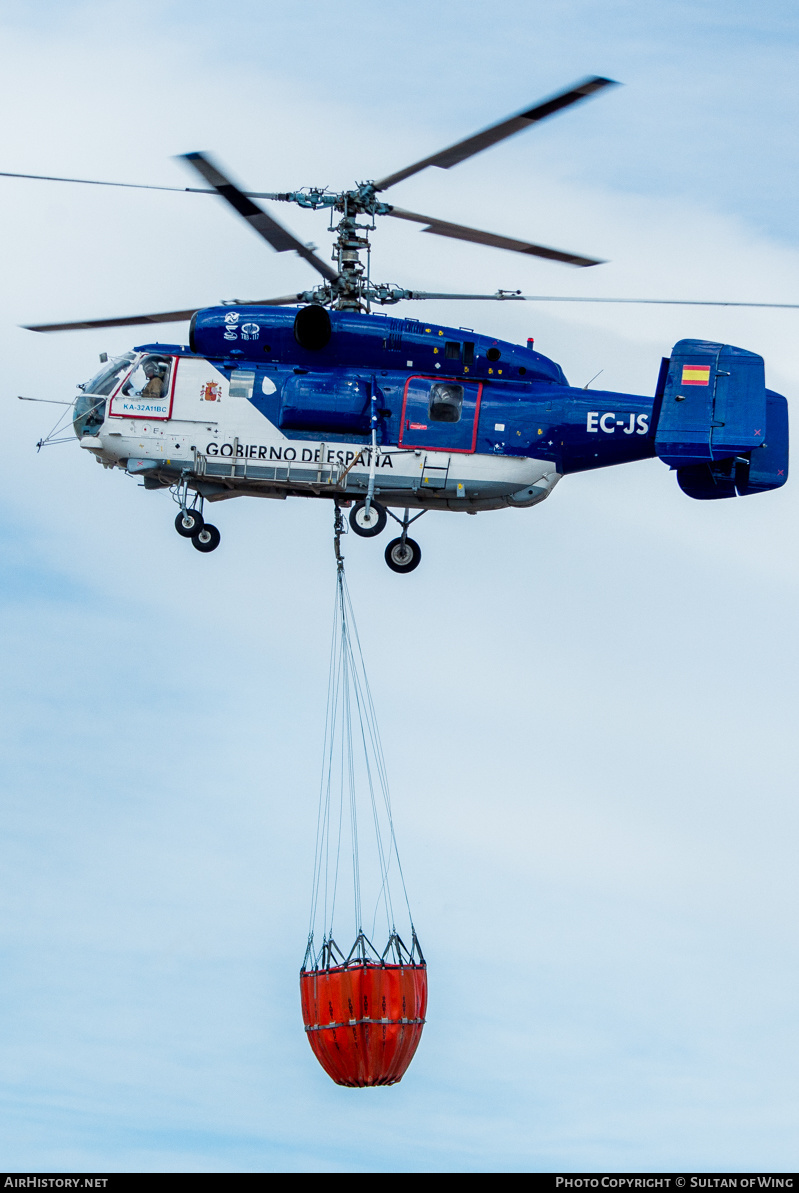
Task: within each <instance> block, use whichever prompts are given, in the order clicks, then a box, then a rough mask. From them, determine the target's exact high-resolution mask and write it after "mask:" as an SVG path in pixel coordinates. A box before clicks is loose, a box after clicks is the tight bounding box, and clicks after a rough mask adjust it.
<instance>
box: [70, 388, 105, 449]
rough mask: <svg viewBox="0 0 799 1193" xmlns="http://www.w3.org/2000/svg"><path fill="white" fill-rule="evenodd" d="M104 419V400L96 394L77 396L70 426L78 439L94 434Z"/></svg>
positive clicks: (84, 393)
mask: <svg viewBox="0 0 799 1193" xmlns="http://www.w3.org/2000/svg"><path fill="white" fill-rule="evenodd" d="M104 418H105V398H104V397H103V396H102V395H101V394H98V393H93V394H90V393H86V391H84V392H83V393H82V394H78V396H77V398H76V399H75V406H74V409H73V411H72V425H73V427H74V428H75V434H76V435H77V437H78V439H82V438H83V436H84V435H93V434H95V433H96V432H97V431H98V430H99V429H100V427H101V426H102V425H103V420H104Z"/></svg>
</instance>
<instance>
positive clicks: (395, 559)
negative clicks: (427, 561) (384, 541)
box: [386, 539, 422, 572]
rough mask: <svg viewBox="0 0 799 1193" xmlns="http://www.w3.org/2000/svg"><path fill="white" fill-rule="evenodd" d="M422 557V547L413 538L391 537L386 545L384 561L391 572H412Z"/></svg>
mask: <svg viewBox="0 0 799 1193" xmlns="http://www.w3.org/2000/svg"><path fill="white" fill-rule="evenodd" d="M421 559H422V548H421V547H420V546H419V544H418V543H417V542H416V541H415V540H414V539H406V540H405V542H404V543H403V541H402V539H392V540H391V542H390V543H389V544H388V546H387V547H386V563H387V564H388V566H389V567H390V568H391V570H392V572H412V571H413V569H414V568H418V566H419V564H420V563H421Z"/></svg>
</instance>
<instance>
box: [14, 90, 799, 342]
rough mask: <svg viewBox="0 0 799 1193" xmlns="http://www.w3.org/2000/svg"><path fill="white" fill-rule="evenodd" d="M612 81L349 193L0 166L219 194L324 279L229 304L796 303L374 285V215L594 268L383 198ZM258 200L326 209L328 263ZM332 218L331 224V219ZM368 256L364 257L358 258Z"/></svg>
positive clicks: (204, 175) (204, 159)
mask: <svg viewBox="0 0 799 1193" xmlns="http://www.w3.org/2000/svg"><path fill="white" fill-rule="evenodd" d="M616 85H617V84H616V83H615V82H614V80H612V79H606V78H603V77H601V76H598V75H594V76H591V77H590V78H587V79H584V80H583V81H582V82H580V83H577V84H576V85H575V86H573V87H569V88H567V89H566V90H564V91H560V92H558V93H557V94H556V95H553V96H551V97H550V98H548V99H546V100H543V101H541V102H539V103H537V104H535V105H534V106H533V107H531V108H526V109H525V110H523V111H521V112H517V113H515V114H514V115H512V116H509V117H506V118H505V119H504V120H500V121H498V122H497V123H496V124H492V125H490V126H489V127H488V128H486V129H483V131H482V132H479V133H475V134H474V135H472V136H470V137H466V138H464V139H463V140H461V141H458V142H456V143H455V144H454V145H450V146H449V147H448V148H446V149H443V150H441V151H439V152H438V153H434V154H431V155H430V156H429V157H425V158H422V159H421V160H420V161H418V162H414V163H413V164H412V165H410V166H406V167H404V168H403V169H401V170H397V171H395V172H394V173H393V174H389V175H386V177H384V178H380V179H378V180H376V181H367V182H361V183H358V184H356V185H355V186H354V187H352V188H351V189H349V190H345V191H330V190H328V189H326V188H314V187H309V188H305V189H302V190H297V191H284V192H267V191H245V190H243V189H242V188H241V187H239V186H237V185H236V184H235V183H234V182H232V181H231V179H230V177H229V176H228V175H227V174H226V173H224V172H223V171H222V169H221V168H220V167H219V166H218V165H217V164H216V163H215V162H214V161H213V160H212V159H211V158H210V157H209V156H208V155H207V154H205V153H187V154H184V155H183V156H182V159H181V160H183V161H184V162H186V163H187V164H188V165H189V166H190V167H191V168H193V169H194V170H195V171H196V172H197V174H199V176H200V178H201V179H202V180H203V181H204V182H206V183H207V184H208V185H207V186H205V187H164V186H150V185H148V184H146V183H125V182H102V181H98V180H95V179H86V178H56V177H53V176H51V175H41V174H11V173H3V172H0V177H4V178H30V179H38V180H41V181H48V182H71V183H81V184H85V185H90V186H121V187H126V188H133V189H140V190H163V191H183V192H185V193H190V194H207V195H218V196H219V197H220V198H222V199H224V200H225V202H226V203H227V204H228V205H229V206H230V207H231V208H232V209H233V210H234V211H235V212H236V214H237V215H239V216H240V217H241V218H242V219H244V220H246V222H247V223H248V224H249V225H250V227H251V228H252V229H253V231H254V232H256V233H257V234H258V235H259V236H260V237H261V239H262V240H265V241H266V242H267V244H269V245H270V246H271V248H272V249H274V250H275V252H278V253H285V252H292V251H293V252H295V253H296V254H297V255H298V256H299V257H301V258H302V259H303V260H304V261H306V262H307V263H308V264H309V265H310V266H311V267H312V268H313V269H315V270H316V271H317V273H319V274H320V275H321V277H322V279H323V280H322V282H321V283H320V284H319V285H317V286H315V287H313V288H311V289H307V290H301V291H297V292H296V293H293V294H285V295H281V296H280V297H272V298H264V299H257V300H250V301H247V302H240V301H239V300H236V303H235V305H236V306H250V305H251V306H290V305H295V304H315V305H317V306H324V307H331V308H333V309H335V310H348V311H369V310H370V309H371V308H372V307H373V306H390V305H394V304H396V303H398V302H402V301H408V300H410V301H415V300H419V299H439V300H446V301H453V300H462V301H470V302H475V301H498V302H601V303H645V304H646V303H651V304H661V303H662V304H664V305H679V306H743V307H775V308H789V309H797V308H799V304H797V303H764V302H725V301H723V300H720V301H717V302H716V301H709V300H704V301H703V300H682V299H653V298H649V299H647V298H644V299H634V298H609V297H603V298H596V297H588V296H574V297H567V296H562V295H532V294H522V292H521V291H520V290H497V291H496V292H495V293H493V294H450V293H445V292H434V291H423V290H409V289H406V288H404V287H401V286H398V285H394V284H388V283H379V282H374V281H373V280H372V278H371V272H370V255H371V244H370V241H369V233H370V232H373V231H374V230H375V227H376V223H375V221H376V219H377V217H380V216H391V217H393V218H394V219H400V220H405V221H406V222H410V223H415V224H421V225H422V226H423V227H422V230H423V231H424V232H427V233H430V234H432V235H434V236H444V237H447V238H448V239H451V240H463V241H467V242H469V243H471V244H482V245H487V246H489V247H491V248H500V249H505V250H507V251H510V252H514V253H521V254H523V255H526V256H532V257H539V258H543V259H544V260H547V261H557V262H562V263H564V264H567V265H573V266H577V267H579V268H587V267H589V266H592V265H600V264H602V261H600V260H598V259H596V258H593V257H587V256H583V255H581V254H578V253H571V252H565V251H563V250H561V249H555V248H550V247H547V246H545V245H541V244H535V243H532V242H529V241H525V240H518V239H515V238H513V237H509V236H503V235H501V234H498V233H495V232H486V231H482V230H480V229H478V228H470V227H468V226H466V225H464V224H456V223H452V222H450V221H448V220H441V219H438V218H437V217H435V216H427V215H422V214H420V213H419V212H415V211H408V210H406V209H405V208H402V207H397V206H394V205H393V204H391V203H388V202H385V201H384V200H383V199H382V198H381V197H379V196H381V195H382V194H383V192H385V191H387V190H388V189H389V188H390V187H393V186H395V185H396V184H397V183H399V182H403V181H404V180H405V179H406V178H410V177H412V176H413V175H414V174H418V173H419V172H420V171H422V170H425V169H427V168H428V167H430V166H435V167H437V168H439V169H443V170H448V169H450V168H451V167H452V166H456V165H458V164H459V163H460V162H463V161H466V160H467V159H468V158H470V157H473V156H475V154H478V153H481V152H482V151H483V150H485V149H488V148H489V147H490V146H492V145H496V144H498V142H500V141H503V140H505V139H506V138H508V137H511V136H514V135H515V134H516V133H519V132H523V131H524V130H525V129H528V128H530V127H531V126H532V125H534V124H537V123H539V122H540V121H542V120H545V119H548V118H549V117H550V116H554V115H555V114H556V113H558V112H561V111H563V110H564V109H566V108H569V107H572V106H573V105H575V104H577V103H580V102H582V101H583V100H586V99H588V98H590V97H591V96H593V95H596V94H598V93H599V92H600V91H603V90H606V89H607V88H609V87H613V86H616ZM256 199H260V200H269V201H271V202H277V203H294V204H296V205H297V206H299V207H303V208H306V209H311V210H314V211H316V210H327V211H329V213H330V217H331V225H330V230H331V231H332V232H334V233H335V240H334V245H333V252H332V255H331V261H332V264H328V263H327V262H326V261H324V260H323V259H322V258H321V257H319V256H318V255H317V252H316V251H315V246H311V245H307V244H304V243H303V242H302V241H301V240H299V239H298V238H297V237H296V236H294V234H293V233H292V232H290V231H289V230H288V229H287V228H286V227H284V226H283V224H281V223H280V222H279V221H278V220H277V219H275V217H274V216H273V215H271V214H270V213H269V212H267V211H265V210H264V208H263V207H262V206H260V205H259V204H258V203H256V202H255V200H256ZM336 217H338V220H337V222H335V223H334V220H335V219H336ZM363 258H365V260H364V259H363ZM196 310H197V308H196V307H192V308H189V309H187V310H181V311H158V312H153V313H148V314H141V315H128V316H122V317H119V318H111V319H91V320H81V321H79V322H69V323H44V324H29V325H26V326H27V330H29V331H42V332H46V331H80V330H88V329H92V328H106V327H127V326H135V325H142V324H153V323H176V322H183V321H186V320H189V319H191V317H192V315H193V314H194V313H195V311H196Z"/></svg>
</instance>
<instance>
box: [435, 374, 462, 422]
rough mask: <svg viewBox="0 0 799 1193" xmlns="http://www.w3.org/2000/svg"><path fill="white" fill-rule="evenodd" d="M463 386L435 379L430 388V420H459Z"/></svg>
mask: <svg viewBox="0 0 799 1193" xmlns="http://www.w3.org/2000/svg"><path fill="white" fill-rule="evenodd" d="M462 407H463V386H462V385H452V384H451V383H449V382H443V381H437V382H436V384H435V385H433V386H431V388H430V407H429V414H430V420H431V422H434V423H457V422H460V417H461V408H462Z"/></svg>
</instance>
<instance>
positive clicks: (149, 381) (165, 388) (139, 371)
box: [120, 356, 172, 402]
mask: <svg viewBox="0 0 799 1193" xmlns="http://www.w3.org/2000/svg"><path fill="white" fill-rule="evenodd" d="M171 365H172V357H171V356H143V357H142V359H141V360H140V361H139V363H138V364H137V365H136V368H135V369H134V370H133V372H132V373H131V375H130V376H129V377H128V378H126V380H125V382H124V384H123V386H122V389H121V391H120V392H121V395H122V397H124V398H134V399H138V400H139V401H141V402H157V401H159V400H160V399H161V398H165V397H166V395H167V393H168V392H169V371H170V368H171Z"/></svg>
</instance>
